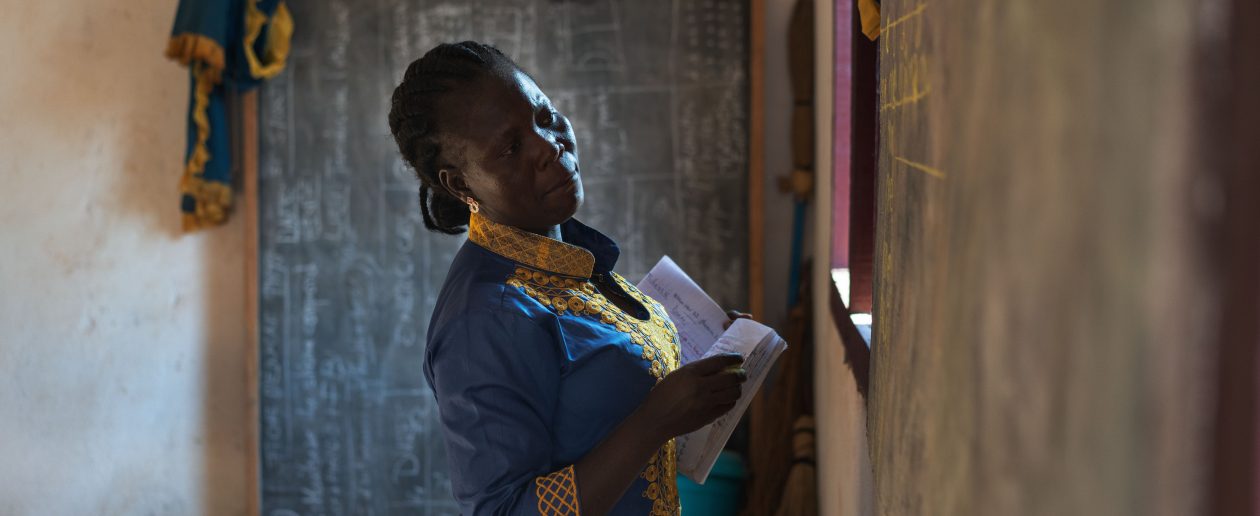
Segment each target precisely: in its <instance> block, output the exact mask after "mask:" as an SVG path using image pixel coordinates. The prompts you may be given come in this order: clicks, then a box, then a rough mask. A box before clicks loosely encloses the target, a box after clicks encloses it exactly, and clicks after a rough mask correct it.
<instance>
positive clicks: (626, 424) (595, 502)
mask: <svg viewBox="0 0 1260 516" xmlns="http://www.w3.org/2000/svg"><path fill="white" fill-rule="evenodd" d="M656 426H657V425H655V424H654V422H653V421H650V420H649V418H647V417H645V416H644V414H643V411H642V410H636V411H634V412H633V413H631V414H630V416H629V417H627V418H626V419H625V420H624V421H622V422H621V424H620V425H617V427H616V428H614V429H613V431H612V433H610V434H608V437H607V438H605V439H604V440H603V442H601V443H599V445H598V446H596V447H595V448H594V449H592V450H591V451H590V452H588V453H587V454H586V456H584V457H582V459H581V460H579V461H578V462H577V464H574V465H573V474H574V476H575V477H577V478H576V482H577V486H578V501H579V503H580V504H581V508H582V514H583V515H587V516H597V515H601V514H607V513H608V511H611V510H612V508H613V506H614V505H616V504H617V500H620V499H621V495H622V494H624V493H625V492H626V489H627V488H629V487H630V485H631V484H633V483H634V480H635V478H637V477H638V476H639V472H641V471H643V467H644V466H646V465H647V463H648V461H649V460H650V459H651V458H652V455H653V454H654V453H656V451H657V450H658V449H660V447H661V446H662V445H664V444H665V441H667V440H668V438H666V437H663V436H661V435H660V431H659V430H658V429H657V428H656ZM668 481H672V479H670V480H668Z"/></svg>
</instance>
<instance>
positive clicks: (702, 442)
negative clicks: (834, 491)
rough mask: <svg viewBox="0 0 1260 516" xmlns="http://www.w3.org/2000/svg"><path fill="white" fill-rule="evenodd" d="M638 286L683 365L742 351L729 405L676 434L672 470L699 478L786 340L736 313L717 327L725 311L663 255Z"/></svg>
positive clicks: (710, 466)
mask: <svg viewBox="0 0 1260 516" xmlns="http://www.w3.org/2000/svg"><path fill="white" fill-rule="evenodd" d="M638 287H639V290H641V291H643V293H645V294H647V295H649V296H652V298H653V299H656V300H657V301H658V302H660V303H661V305H662V306H664V307H665V311H666V312H669V318H670V319H671V320H673V321H674V326H677V327H678V340H679V343H680V344H681V346H682V363H683V364H684V365H685V364H688V363H690V362H692V361H695V360H698V359H701V358H704V357H708V356H712V355H715V354H719V353H739V354H741V355H743V356H744V369H745V370H747V371H748V381H747V382H745V383H744V386H743V391H742V392H741V394H740V397H739V401H738V402H736V404H735V408H733V409H731V411H730V412H727V413H726V414H724V415H722V416H721V417H719V418H717V420H715V421H713V422H712V423H710V424H709V425H707V426H705V427H703V428H701V429H699V430H696V431H695V432H692V433H689V434H686V435H682V436H679V437H678V440H677V443H678V471H680V472H682V474H684V475H686V476H687V478H690V479H691V480H692V481H694V482H696V483H697V484H703V483H704V481H705V480H706V479H707V478H708V477H709V471H710V470H712V469H713V464H714V463H715V462H717V458H718V454H719V453H721V452H722V448H723V447H725V446H726V441H727V440H728V439H730V438H731V432H733V431H734V430H735V425H737V424H738V423H739V418H740V417H741V416H743V414H744V411H745V410H747V409H748V404H749V403H750V402H752V398H753V396H754V395H756V393H757V389H758V388H759V387H760V386H761V382H762V381H763V380H765V378H766V374H767V373H769V371H770V367H771V366H772V365H774V361H775V360H777V359H778V358H779V355H780V354H781V353H783V350H785V349H787V343H786V342H784V341H783V339H781V338H779V335H778V334H777V333H775V332H774V330H772V329H770V327H768V326H766V325H763V324H761V323H758V322H756V321H751V320H748V319H737V320H736V321H735V322H734V323H732V324H731V326H730V327H729V328H726V329H725V330H724V329H723V328H722V327H723V326H724V325H725V324H726V323H727V322H728V321H730V318H728V317H727V316H726V312H725V311H724V310H722V307H720V306H718V304H717V303H715V302H714V301H713V299H712V298H710V297H709V295H708V294H705V293H704V290H701V289H700V286H699V285H697V284H696V282H695V281H692V280H691V278H690V277H688V276H687V273H685V272H683V271H682V269H679V268H678V265H677V264H675V263H674V261H673V260H671V259H670V258H669V257H668V256H665V257H662V258H661V261H660V262H658V263H657V264H656V266H655V267H653V268H652V270H651V271H650V272H648V274H647V276H644V278H643V281H641V282H639V285H638Z"/></svg>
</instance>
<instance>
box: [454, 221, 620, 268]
mask: <svg viewBox="0 0 1260 516" xmlns="http://www.w3.org/2000/svg"><path fill="white" fill-rule="evenodd" d="M468 239H469V240H472V241H473V243H475V244H477V245H479V246H481V247H484V248H486V249H489V250H490V251H492V252H494V253H496V254H499V255H501V256H503V257H505V258H510V259H512V260H513V261H516V262H520V263H523V264H525V265H528V266H530V267H534V268H536V269H542V270H545V271H551V272H555V273H558V274H564V275H566V276H577V277H581V278H589V277H590V276H591V271H592V270H594V268H595V257H594V256H592V255H591V252H590V251H587V250H586V249H582V248H581V247H578V246H575V245H570V244H566V243H564V242H561V241H559V240H554V239H551V238H547V237H545V236H542V235H535V234H533V233H530V232H528V231H522V230H520V229H516V228H514V227H511V226H505V225H503V224H499V223H497V222H494V221H492V220H490V219H487V218H485V217H482V216H481V214H479V213H473V214H472V216H470V217H469V218H468Z"/></svg>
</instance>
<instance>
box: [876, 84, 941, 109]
mask: <svg viewBox="0 0 1260 516" xmlns="http://www.w3.org/2000/svg"><path fill="white" fill-rule="evenodd" d="M931 91H932V89H931V88H928V89H926V90H923V91H920V92H917V93H915V94H913V95H909V96H905V97H902V98H899V99H895V100H892V101H889V102H885V103H884V104H883V105H881V106H879V110H880V111H888V110H890V109H897V108H899V107H902V106H908V105H910V104H918V103H919V101H921V100H923V99H924V98H927V96H928V93H930V92H931Z"/></svg>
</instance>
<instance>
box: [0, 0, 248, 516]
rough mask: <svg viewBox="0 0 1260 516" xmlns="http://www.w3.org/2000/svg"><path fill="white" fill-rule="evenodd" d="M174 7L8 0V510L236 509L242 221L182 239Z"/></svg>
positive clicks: (2, 27) (181, 94)
mask: <svg viewBox="0 0 1260 516" xmlns="http://www.w3.org/2000/svg"><path fill="white" fill-rule="evenodd" d="M175 3H176V2H175V1H174V0H99V1H93V2H73V3H70V2H24V1H17V0H3V1H0V12H3V13H4V15H3V16H2V17H0V56H2V58H0V62H3V63H4V69H3V70H2V71H0V171H2V172H3V178H4V185H3V188H0V285H2V286H3V291H4V293H3V295H2V296H0V514H4V515H28V514H29V515H61V514H66V515H71V514H102V515H116V514H117V515H123V514H125V515H133V514H214V515H221V514H241V513H243V512H244V511H245V507H246V505H245V504H246V500H247V496H246V485H245V480H244V479H245V471H246V467H247V462H246V461H247V458H246V453H245V450H244V444H245V443H244V438H245V428H246V427H245V425H246V419H245V415H246V414H245V407H246V405H245V402H246V399H245V394H246V393H245V391H244V388H245V377H244V355H243V353H244V352H245V348H244V342H245V339H244V335H245V334H244V319H243V317H244V311H243V308H242V306H243V301H244V295H245V292H244V277H243V274H244V271H243V266H244V258H243V256H242V239H243V232H242V226H241V225H240V223H239V221H238V222H234V223H232V224H229V225H228V226H226V227H222V228H217V229H213V230H210V231H206V232H203V233H200V234H195V235H182V234H180V233H179V215H178V211H177V206H178V205H177V195H176V187H177V182H178V178H179V173H180V170H181V160H182V157H183V147H184V115H183V113H184V110H185V108H186V106H187V94H188V84H187V75H186V73H185V72H184V71H183V70H182V69H181V68H179V67H178V66H177V65H176V64H175V63H173V62H170V61H167V60H166V59H165V58H164V57H162V51H163V50H164V49H165V42H166V37H167V34H168V31H169V30H170V22H171V20H172V19H173V17H174V10H175Z"/></svg>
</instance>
